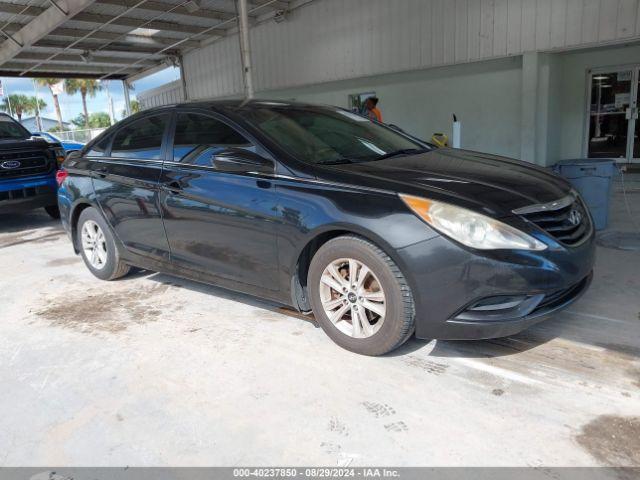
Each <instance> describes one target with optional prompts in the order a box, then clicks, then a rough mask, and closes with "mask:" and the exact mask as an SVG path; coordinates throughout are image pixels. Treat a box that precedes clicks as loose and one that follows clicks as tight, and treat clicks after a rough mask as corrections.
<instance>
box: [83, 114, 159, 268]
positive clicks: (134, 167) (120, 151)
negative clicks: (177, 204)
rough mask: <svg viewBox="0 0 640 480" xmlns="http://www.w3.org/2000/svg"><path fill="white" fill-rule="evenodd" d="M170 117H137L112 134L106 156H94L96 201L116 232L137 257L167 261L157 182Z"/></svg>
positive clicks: (92, 164)
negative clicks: (138, 255)
mask: <svg viewBox="0 0 640 480" xmlns="http://www.w3.org/2000/svg"><path fill="white" fill-rule="evenodd" d="M169 120H170V114H169V113H161V114H151V115H146V116H144V117H142V118H139V117H138V118H136V119H135V120H132V121H131V122H128V123H127V124H125V125H123V126H122V127H121V128H120V129H119V130H118V131H116V132H115V133H114V134H112V135H111V142H110V146H109V147H108V148H107V151H106V154H105V155H104V156H102V157H93V158H90V160H91V165H90V171H92V172H93V176H94V180H93V184H94V189H95V192H96V198H97V201H98V203H99V204H100V206H101V207H102V211H103V212H104V214H105V216H106V218H107V220H108V221H109V223H110V224H111V226H112V227H113V229H114V231H115V234H116V235H117V237H118V238H119V239H120V240H121V242H122V243H123V244H124V246H125V247H126V248H127V249H128V250H130V251H132V252H133V253H136V254H140V255H144V256H147V257H150V258H152V259H158V260H168V259H169V244H168V243H167V238H166V235H165V232H164V228H163V225H162V217H161V214H160V208H159V197H158V180H159V178H160V173H161V172H162V159H163V157H164V152H165V148H166V136H167V133H168V128H169V123H170V122H169Z"/></svg>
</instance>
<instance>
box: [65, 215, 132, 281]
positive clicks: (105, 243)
mask: <svg viewBox="0 0 640 480" xmlns="http://www.w3.org/2000/svg"><path fill="white" fill-rule="evenodd" d="M76 231H77V243H78V246H79V247H80V252H81V254H82V259H83V260H84V263H85V265H86V266H87V268H88V269H89V270H90V271H91V273H93V274H94V275H95V276H96V277H98V278H100V279H102V280H115V279H116V278H120V277H123V276H124V275H126V274H127V273H129V270H130V268H131V267H129V265H127V264H126V263H124V262H122V260H121V258H120V252H118V247H117V245H116V243H115V241H114V238H113V235H112V234H111V230H110V229H109V226H108V225H107V222H106V221H105V220H104V218H102V215H100V213H99V212H98V211H97V210H96V209H95V208H93V207H89V208H86V209H85V210H83V211H82V213H81V214H80V218H79V219H78V228H77V229H76Z"/></svg>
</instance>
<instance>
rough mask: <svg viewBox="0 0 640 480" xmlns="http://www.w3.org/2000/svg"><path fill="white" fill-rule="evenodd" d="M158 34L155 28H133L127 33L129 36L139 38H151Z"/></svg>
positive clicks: (158, 31)
mask: <svg viewBox="0 0 640 480" xmlns="http://www.w3.org/2000/svg"><path fill="white" fill-rule="evenodd" d="M158 33H160V30H158V29H156V28H142V27H138V28H134V29H133V30H131V31H130V32H129V34H130V35H139V36H141V37H153V36H154V35H156V34H158Z"/></svg>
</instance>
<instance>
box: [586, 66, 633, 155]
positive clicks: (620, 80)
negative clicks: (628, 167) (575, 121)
mask: <svg viewBox="0 0 640 480" xmlns="http://www.w3.org/2000/svg"><path fill="white" fill-rule="evenodd" d="M639 94H640V67H638V66H634V67H620V68H614V69H600V70H593V71H591V72H590V73H589V100H588V102H589V104H588V107H587V122H588V123H587V133H588V135H587V138H586V147H585V151H586V153H587V156H588V157H589V158H616V159H618V161H619V162H621V163H627V162H640V140H639V139H638V137H639V134H638V133H639V128H640V121H638V97H639Z"/></svg>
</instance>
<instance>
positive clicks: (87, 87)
mask: <svg viewBox="0 0 640 480" xmlns="http://www.w3.org/2000/svg"><path fill="white" fill-rule="evenodd" d="M64 89H65V91H66V92H67V93H68V94H69V95H75V94H76V93H78V92H80V96H81V97H82V109H83V111H84V125H85V128H89V111H88V110H87V95H88V96H89V97H91V98H93V97H95V96H96V93H97V92H98V91H100V90H102V86H100V84H99V83H98V82H97V81H96V80H90V79H80V78H68V79H67V80H65V82H64Z"/></svg>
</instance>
